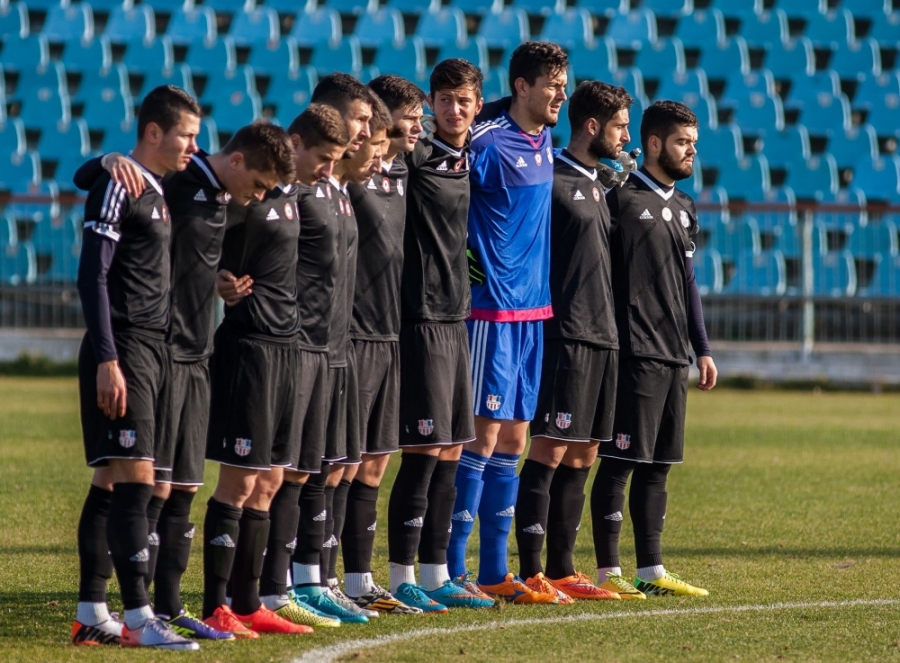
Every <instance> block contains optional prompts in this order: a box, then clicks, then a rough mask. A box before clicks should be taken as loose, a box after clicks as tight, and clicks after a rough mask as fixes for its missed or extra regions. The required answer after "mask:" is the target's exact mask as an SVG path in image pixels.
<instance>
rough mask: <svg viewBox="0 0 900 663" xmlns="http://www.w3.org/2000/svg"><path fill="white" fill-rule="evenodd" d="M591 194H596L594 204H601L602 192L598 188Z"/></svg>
mask: <svg viewBox="0 0 900 663" xmlns="http://www.w3.org/2000/svg"><path fill="white" fill-rule="evenodd" d="M591 193H593V194H594V202H595V203H599V202H600V191H599V190H598V189H597V187H594V188H593V190H592V191H591Z"/></svg>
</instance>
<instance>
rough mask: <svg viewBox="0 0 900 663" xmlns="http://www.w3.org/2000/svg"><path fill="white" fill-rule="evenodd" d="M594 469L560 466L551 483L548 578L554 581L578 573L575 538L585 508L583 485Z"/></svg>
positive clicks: (548, 527) (548, 526)
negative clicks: (576, 568) (576, 570)
mask: <svg viewBox="0 0 900 663" xmlns="http://www.w3.org/2000/svg"><path fill="white" fill-rule="evenodd" d="M590 473H591V468H589V467H583V468H581V469H576V468H574V467H569V466H568V465H560V466H559V467H558V468H556V472H555V473H554V475H553V482H552V483H551V484H550V511H549V513H548V517H547V577H548V578H553V579H554V580H556V579H559V578H565V577H567V576H571V575H574V574H575V561H574V559H573V555H574V553H575V539H576V538H578V527H579V526H580V525H581V513H582V512H583V511H584V484H586V483H587V479H588V474H590Z"/></svg>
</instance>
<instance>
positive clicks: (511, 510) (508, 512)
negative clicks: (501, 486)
mask: <svg viewBox="0 0 900 663" xmlns="http://www.w3.org/2000/svg"><path fill="white" fill-rule="evenodd" d="M497 515H498V516H500V517H501V518H512V517H513V516H514V515H516V507H514V506H510V507H507V508H505V509H503V511H498V512H497Z"/></svg>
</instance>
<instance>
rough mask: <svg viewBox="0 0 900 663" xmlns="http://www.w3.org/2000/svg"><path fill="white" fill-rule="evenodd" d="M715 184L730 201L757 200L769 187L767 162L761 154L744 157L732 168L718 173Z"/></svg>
mask: <svg viewBox="0 0 900 663" xmlns="http://www.w3.org/2000/svg"><path fill="white" fill-rule="evenodd" d="M716 184H717V185H718V186H721V187H723V188H724V189H725V191H727V192H728V197H729V198H731V199H738V200H753V199H759V198H760V197H762V196H763V195H764V194H765V192H766V191H768V190H769V187H770V185H771V180H770V178H769V161H768V160H767V159H766V157H765V156H764V155H762V154H754V155H752V156H745V157H744V158H743V159H740V160H739V161H738V162H737V163H736V164H735V165H734V166H733V167H731V168H727V169H725V170H723V171H722V172H720V173H719V179H718V181H717V182H716Z"/></svg>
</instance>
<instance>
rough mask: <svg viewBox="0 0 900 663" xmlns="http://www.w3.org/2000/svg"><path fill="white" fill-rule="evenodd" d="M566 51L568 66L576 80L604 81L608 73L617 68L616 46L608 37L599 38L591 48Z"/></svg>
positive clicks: (575, 47) (576, 48)
mask: <svg viewBox="0 0 900 663" xmlns="http://www.w3.org/2000/svg"><path fill="white" fill-rule="evenodd" d="M568 51H569V66H571V67H572V69H573V70H574V71H575V77H576V78H577V79H578V80H586V79H598V80H604V79H605V77H606V76H607V74H608V73H609V72H613V71H615V70H616V69H617V68H618V63H617V60H616V44H615V42H614V41H613V40H612V39H611V38H609V37H600V38H598V39H595V40H594V43H593V44H592V45H591V46H587V45H582V46H574V47H573V48H570V49H568Z"/></svg>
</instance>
